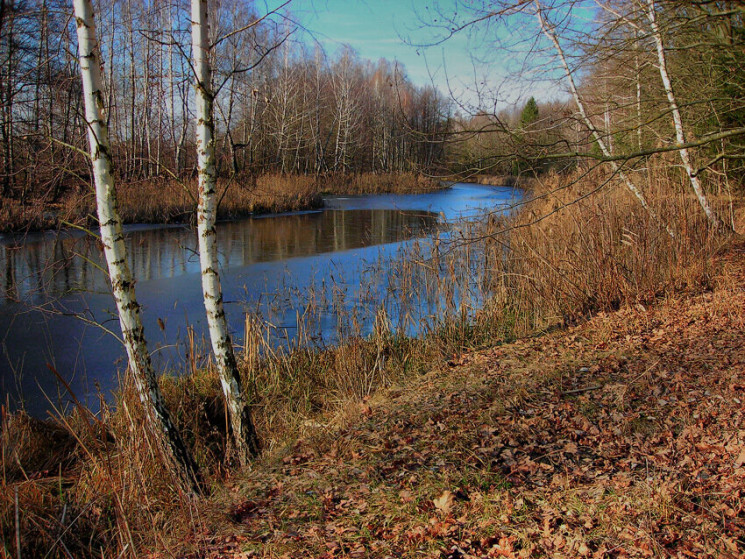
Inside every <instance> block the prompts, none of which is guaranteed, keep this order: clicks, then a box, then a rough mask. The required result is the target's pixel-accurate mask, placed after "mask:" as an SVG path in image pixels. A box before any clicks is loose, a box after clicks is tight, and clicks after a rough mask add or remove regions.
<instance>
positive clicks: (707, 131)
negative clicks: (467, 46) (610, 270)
mask: <svg viewBox="0 0 745 559" xmlns="http://www.w3.org/2000/svg"><path fill="white" fill-rule="evenodd" d="M438 16H439V18H440V21H444V22H445V23H439V24H438V25H440V26H442V27H445V28H446V32H445V34H446V35H449V34H453V33H472V34H474V35H477V36H478V37H480V38H481V41H482V43H485V44H486V45H488V47H487V48H489V49H490V50H491V51H499V50H502V51H504V52H507V53H510V54H512V55H515V56H518V55H519V56H522V57H524V59H525V60H526V61H527V62H526V63H525V64H524V65H522V66H521V69H523V70H525V69H526V68H528V69H532V73H531V76H533V77H534V78H535V79H536V81H535V86H534V87H538V85H540V86H541V87H545V86H546V85H547V84H549V83H552V84H559V86H560V91H563V94H559V95H557V97H558V100H556V101H547V100H544V101H543V102H542V103H535V100H534V99H532V98H531V99H530V100H529V101H528V102H527V103H524V104H522V105H521V104H518V105H517V106H513V107H511V108H506V109H503V110H501V111H496V112H489V111H485V110H483V109H481V110H479V111H477V112H476V113H474V114H467V115H465V116H463V115H456V116H455V118H454V119H453V121H452V122H451V131H452V136H451V137H452V138H453V139H454V141H453V142H452V143H451V147H450V148H449V150H448V152H449V155H450V163H451V166H452V167H453V168H455V169H458V170H460V171H461V172H467V173H474V174H475V173H484V172H487V173H491V174H502V175H505V174H529V175H531V176H535V175H540V174H541V173H544V172H547V171H549V170H552V169H553V170H559V171H562V170H567V169H572V168H575V167H577V166H587V165H596V164H604V165H608V166H609V167H610V168H611V169H612V171H613V173H614V174H615V175H617V176H618V177H619V179H620V180H621V182H623V183H624V184H625V186H626V187H627V188H628V189H629V190H630V191H631V192H632V193H633V194H634V196H635V197H636V198H637V199H638V200H639V202H640V204H642V206H644V207H647V208H648V203H647V196H646V194H645V190H646V189H647V188H648V187H649V181H650V173H649V171H650V158H652V157H657V159H659V158H660V157H663V156H664V157H665V165H668V170H669V172H671V173H675V174H678V175H679V176H680V184H681V185H687V187H690V191H691V193H692V194H693V195H694V196H695V197H696V199H697V200H698V202H699V204H700V206H701V209H702V211H703V212H704V213H705V214H706V216H707V218H708V219H709V221H710V223H712V224H713V225H716V224H717V223H718V222H719V221H720V217H718V216H716V215H714V212H713V210H712V209H711V205H710V203H709V201H708V198H707V196H708V194H710V193H711V192H712V191H713V190H716V192H719V190H718V189H719V188H720V187H721V186H722V185H724V186H725V187H726V188H729V189H730V190H732V189H737V188H739V187H741V185H742V182H743V178H744V177H745V167H744V166H743V160H745V150H744V148H743V142H742V139H743V137H744V136H745V9H744V8H743V6H742V4H741V3H739V2H729V1H696V2H671V1H664V0H663V1H660V0H621V1H614V2H595V3H588V4H585V3H582V2H574V1H563V0H556V1H550V2H549V1H546V2H544V1H538V0H535V1H532V2H508V1H507V2H505V1H499V0H488V1H482V2H458V10H457V11H455V12H452V13H444V12H441V13H439V14H438ZM588 16H591V17H588ZM485 37H486V38H485ZM518 78H519V76H518ZM522 83H523V84H525V80H523V81H522ZM526 88H527V89H528V90H529V89H530V88H529V86H526ZM715 185H716V186H715Z"/></svg>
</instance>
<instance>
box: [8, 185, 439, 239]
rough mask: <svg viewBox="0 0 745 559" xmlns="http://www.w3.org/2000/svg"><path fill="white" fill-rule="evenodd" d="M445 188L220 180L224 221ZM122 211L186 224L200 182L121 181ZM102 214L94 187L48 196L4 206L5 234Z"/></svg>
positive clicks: (128, 219) (136, 219)
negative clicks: (335, 198)
mask: <svg viewBox="0 0 745 559" xmlns="http://www.w3.org/2000/svg"><path fill="white" fill-rule="evenodd" d="M437 188H440V183H439V182H438V181H436V180H434V179H430V178H427V177H424V176H422V175H417V174H415V173H387V174H386V173H382V174H375V173H364V174H356V175H341V174H340V175H328V176H318V177H314V176H306V175H283V174H265V175H261V176H258V177H255V176H253V177H242V178H235V179H232V180H227V179H219V180H218V188H217V191H218V193H219V196H220V205H219V207H218V217H219V219H236V218H240V217H245V216H248V215H256V214H267V213H282V212H295V211H301V210H310V209H316V208H319V207H321V206H322V205H323V200H322V198H321V194H322V193H324V194H329V193H331V194H379V193H388V192H391V193H397V194H404V193H412V192H426V191H430V190H435V189H437ZM117 193H118V197H119V200H118V201H119V212H120V214H121V217H122V220H123V221H124V223H183V222H190V221H194V220H195V212H196V207H197V183H196V180H187V181H185V182H180V181H175V180H172V179H152V180H146V181H138V182H129V183H123V182H119V183H118V186H117ZM95 215H96V207H95V196H94V194H93V191H92V189H90V188H89V189H83V190H78V191H76V192H71V193H68V194H67V196H66V197H65V198H63V199H62V200H61V201H59V202H55V203H52V202H51V201H50V200H46V199H36V200H31V201H29V202H28V203H26V204H21V203H20V202H18V201H16V200H3V201H2V204H0V232H5V231H22V230H39V229H50V228H54V227H58V226H60V225H63V224H65V223H74V224H77V225H84V224H87V225H92V224H94V223H95V219H94V217H93V216H95Z"/></svg>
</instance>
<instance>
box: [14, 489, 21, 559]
mask: <svg viewBox="0 0 745 559" xmlns="http://www.w3.org/2000/svg"><path fill="white" fill-rule="evenodd" d="M15 490H16V503H15V504H16V511H15V512H16V557H17V558H18V559H21V518H20V512H19V510H18V486H17V485H16V486H15Z"/></svg>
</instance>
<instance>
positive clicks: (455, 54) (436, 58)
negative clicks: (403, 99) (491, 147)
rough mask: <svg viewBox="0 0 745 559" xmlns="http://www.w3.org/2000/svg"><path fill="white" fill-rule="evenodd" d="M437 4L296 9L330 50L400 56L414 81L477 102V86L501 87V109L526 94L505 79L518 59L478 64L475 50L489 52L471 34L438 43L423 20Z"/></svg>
mask: <svg viewBox="0 0 745 559" xmlns="http://www.w3.org/2000/svg"><path fill="white" fill-rule="evenodd" d="M433 4H436V3H435V2H430V1H423V0H293V1H292V3H291V5H290V10H291V12H292V14H293V16H294V17H295V18H297V20H298V21H299V22H300V23H301V24H302V25H304V26H305V27H306V28H307V29H308V30H309V31H310V32H311V34H312V36H313V37H315V39H316V40H317V41H319V42H320V43H321V44H323V46H324V48H325V49H326V51H327V52H328V53H330V54H331V53H333V52H335V50H336V49H337V48H338V47H339V46H340V45H342V44H345V43H346V44H349V45H351V46H352V47H353V48H354V49H355V50H356V51H357V52H358V53H359V55H360V56H361V57H362V58H369V59H371V60H377V59H378V58H387V59H389V60H398V61H399V62H402V63H403V64H404V65H405V66H406V69H407V72H408V75H409V77H410V79H411V80H412V81H413V82H414V83H416V84H418V85H424V84H427V83H430V81H433V82H434V84H435V85H436V86H437V87H438V88H439V89H440V90H441V91H443V92H447V89H448V84H449V87H450V88H451V89H453V90H455V91H456V92H457V93H458V94H461V95H464V96H465V98H466V99H467V100H468V101H469V102H470V103H472V104H475V103H476V99H477V96H476V94H475V92H474V89H475V88H477V87H479V88H481V87H487V88H488V87H496V86H498V85H501V86H502V89H501V90H500V94H499V97H500V99H501V101H500V102H499V103H498V105H499V106H500V107H503V106H505V100H506V99H509V98H515V97H519V96H521V95H522V96H523V97H524V92H522V90H521V89H520V88H519V87H518V86H517V85H516V84H514V83H510V84H507V85H505V84H503V83H502V82H503V80H504V77H505V75H507V74H508V68H509V67H510V65H512V66H514V65H515V64H517V58H516V57H513V56H512V55H509V54H508V53H505V52H495V53H494V54H495V55H494V56H493V57H491V59H490V60H489V61H488V62H489V63H488V64H486V63H477V64H475V63H474V61H473V60H472V57H471V54H472V53H475V52H484V49H483V47H484V44H483V43H482V44H477V42H478V41H479V38H478V37H471V38H469V37H468V36H467V34H465V33H461V34H458V35H456V36H454V37H452V38H450V39H448V40H447V41H446V42H444V43H442V44H433V43H434V42H436V41H437V39H438V31H437V30H436V29H433V28H431V27H429V26H425V25H424V24H423V23H422V21H421V20H422V18H432V17H433V16H432V13H431V12H430V10H432V9H434V8H433V7H432V5H433ZM439 5H440V6H441V7H442V8H443V10H447V6H448V5H449V2H448V1H447V0H444V1H443V0H441V1H440V2H439ZM440 36H441V35H440ZM486 52H489V51H488V49H487V50H486ZM536 97H541V96H540V95H537V96H536ZM543 97H545V96H543ZM492 104H493V103H492Z"/></svg>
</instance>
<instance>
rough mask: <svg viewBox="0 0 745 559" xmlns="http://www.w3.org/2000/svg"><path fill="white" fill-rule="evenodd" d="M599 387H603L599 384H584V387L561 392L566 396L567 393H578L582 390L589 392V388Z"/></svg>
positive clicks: (597, 388) (596, 388) (595, 388)
mask: <svg viewBox="0 0 745 559" xmlns="http://www.w3.org/2000/svg"><path fill="white" fill-rule="evenodd" d="M600 388H603V386H602V385H601V384H597V385H594V386H585V387H584V388H576V389H574V390H565V391H564V392H562V393H561V395H562V396H566V395H567V394H580V393H582V392H590V391H591V390H599V389H600Z"/></svg>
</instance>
